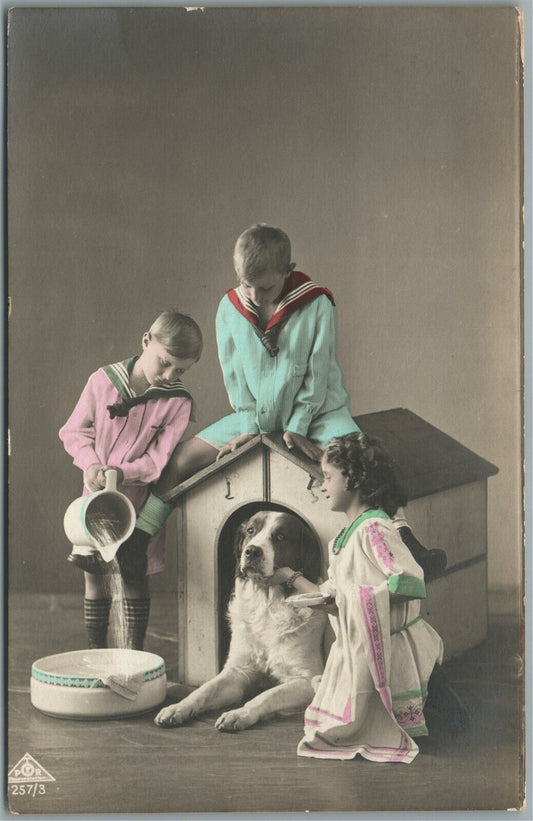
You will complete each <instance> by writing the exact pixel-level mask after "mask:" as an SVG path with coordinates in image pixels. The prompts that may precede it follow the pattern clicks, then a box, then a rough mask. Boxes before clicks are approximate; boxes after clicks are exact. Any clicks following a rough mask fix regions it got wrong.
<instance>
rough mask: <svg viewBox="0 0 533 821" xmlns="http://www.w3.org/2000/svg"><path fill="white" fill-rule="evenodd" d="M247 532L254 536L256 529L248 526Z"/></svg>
mask: <svg viewBox="0 0 533 821" xmlns="http://www.w3.org/2000/svg"><path fill="white" fill-rule="evenodd" d="M246 532H247V533H249V535H250V536H252V535H253V533H254V529H253V527H247V528H246Z"/></svg>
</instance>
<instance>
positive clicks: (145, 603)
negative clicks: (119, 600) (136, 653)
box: [124, 598, 150, 650]
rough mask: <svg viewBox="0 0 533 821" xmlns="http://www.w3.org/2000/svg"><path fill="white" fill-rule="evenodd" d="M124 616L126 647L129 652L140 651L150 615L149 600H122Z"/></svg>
mask: <svg viewBox="0 0 533 821" xmlns="http://www.w3.org/2000/svg"><path fill="white" fill-rule="evenodd" d="M124 614H125V617H126V646H127V647H128V648H129V649H130V650H142V649H143V645H144V637H145V635H146V628H147V627H148V617H149V615H150V599H148V598H146V599H124Z"/></svg>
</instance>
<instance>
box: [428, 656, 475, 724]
mask: <svg viewBox="0 0 533 821" xmlns="http://www.w3.org/2000/svg"><path fill="white" fill-rule="evenodd" d="M426 710H427V711H428V712H431V711H435V712H436V713H438V714H439V717H440V718H441V719H442V720H443V722H444V723H445V726H446V727H447V728H448V729H450V730H466V729H468V727H469V726H470V716H469V714H468V711H467V709H466V707H465V706H464V704H463V703H462V701H461V699H460V698H459V696H458V695H457V693H456V692H455V690H454V689H453V688H452V687H451V686H450V684H449V682H448V679H447V678H446V675H445V674H444V670H443V669H442V667H441V666H440V664H436V665H435V667H434V668H433V672H432V673H431V675H430V677H429V681H428V695H427V699H426V703H425V705H424V712H425V711H426Z"/></svg>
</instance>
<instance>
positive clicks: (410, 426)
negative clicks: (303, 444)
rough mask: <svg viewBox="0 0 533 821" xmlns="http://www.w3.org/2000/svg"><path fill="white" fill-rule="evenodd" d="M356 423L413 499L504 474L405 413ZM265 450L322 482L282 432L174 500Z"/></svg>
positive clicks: (240, 452) (186, 486) (253, 443)
mask: <svg viewBox="0 0 533 821" xmlns="http://www.w3.org/2000/svg"><path fill="white" fill-rule="evenodd" d="M354 419H355V421H356V422H357V424H358V425H359V427H360V428H361V430H363V431H365V433H368V434H369V435H371V436H377V437H378V438H379V439H381V441H382V442H383V443H384V444H385V446H386V447H387V449H388V451H389V453H390V454H391V456H392V457H393V459H394V461H395V463H396V466H397V472H398V478H399V480H400V482H401V484H402V486H403V487H404V488H405V491H406V493H407V496H408V498H409V499H417V498H419V497H421V496H429V495H430V494H432V493H438V492H439V491H441V490H446V489H448V488H452V487H456V486H458V485H466V484H469V483H470V482H476V481H479V480H480V479H486V478H487V477H488V476H494V475H495V474H496V473H498V468H497V467H496V466H495V465H493V464H491V463H490V462H488V461H487V460H486V459H483V458H482V457H481V456H478V455H477V454H475V453H474V452H473V451H471V450H469V449H468V448H466V447H464V445H461V444H460V442H457V440H455V439H452V437H451V436H448V435H447V434H446V433H443V432H442V431H440V430H439V429H438V428H436V427H434V426H433V425H430V424H429V423H428V422H425V421H424V419H422V418H421V417H420V416H417V415H416V414H414V413H412V412H411V411H409V410H406V409H405V408H394V409H392V410H386V411H379V412H378V413H367V414H363V415H361V416H355V417H354ZM260 447H262V448H268V449H270V450H272V451H275V452H277V453H280V454H281V455H282V456H284V457H285V458H286V459H288V460H289V461H290V462H293V463H294V464H296V465H298V466H299V467H301V468H302V470H304V471H305V472H306V473H308V474H309V475H311V476H314V477H315V478H317V479H319V478H320V477H321V471H320V467H319V465H318V464H317V463H316V462H312V461H311V460H309V459H307V458H306V457H305V456H301V455H298V454H296V453H294V452H291V451H289V450H288V449H287V448H286V446H285V444H284V442H283V439H282V435H281V434H280V433H274V434H262V435H257V436H256V437H254V439H251V440H250V441H249V442H247V443H246V444H245V445H243V446H242V447H240V448H238V449H237V450H236V451H234V452H233V453H230V454H228V455H227V456H224V457H223V458H222V459H221V460H220V462H215V463H214V464H212V465H209V466H208V467H207V468H204V470H201V471H199V472H198V473H195V474H194V476H191V478H190V479H187V480H186V481H185V482H183V483H182V484H181V485H179V488H177V492H176V494H175V497H174V498H177V497H178V496H182V495H183V494H184V493H186V492H187V491H188V490H190V489H191V488H192V487H196V485H198V484H200V483H201V482H203V481H205V479H207V478H208V477H210V476H212V475H214V474H216V473H218V472H219V471H223V470H224V469H225V468H226V467H227V465H229V464H231V463H232V462H235V461H238V460H239V459H242V457H243V456H244V455H245V454H247V453H249V452H250V451H252V450H255V449H256V448H260Z"/></svg>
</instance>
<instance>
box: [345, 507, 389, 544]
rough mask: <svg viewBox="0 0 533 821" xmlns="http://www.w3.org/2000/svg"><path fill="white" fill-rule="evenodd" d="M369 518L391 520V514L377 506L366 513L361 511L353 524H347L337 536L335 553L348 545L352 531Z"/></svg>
mask: <svg viewBox="0 0 533 821" xmlns="http://www.w3.org/2000/svg"><path fill="white" fill-rule="evenodd" d="M367 519H389V520H390V516H389V515H388V514H387V513H385V511H384V510H381V508H376V509H375V510H365V512H364V513H361V515H360V516H358V517H357V519H355V520H354V521H353V522H351V524H349V525H346V527H345V528H344V529H343V530H341V532H340V533H338V534H337V536H335V541H334V542H333V548H332V550H333V552H334V553H335V554H337V553H339V551H341V550H342V549H343V547H346V544H347V543H348V541H349V539H350V536H351V535H352V533H353V532H354V531H355V530H357V528H358V527H359V525H361V524H362V523H363V522H364V521H366V520H367Z"/></svg>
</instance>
